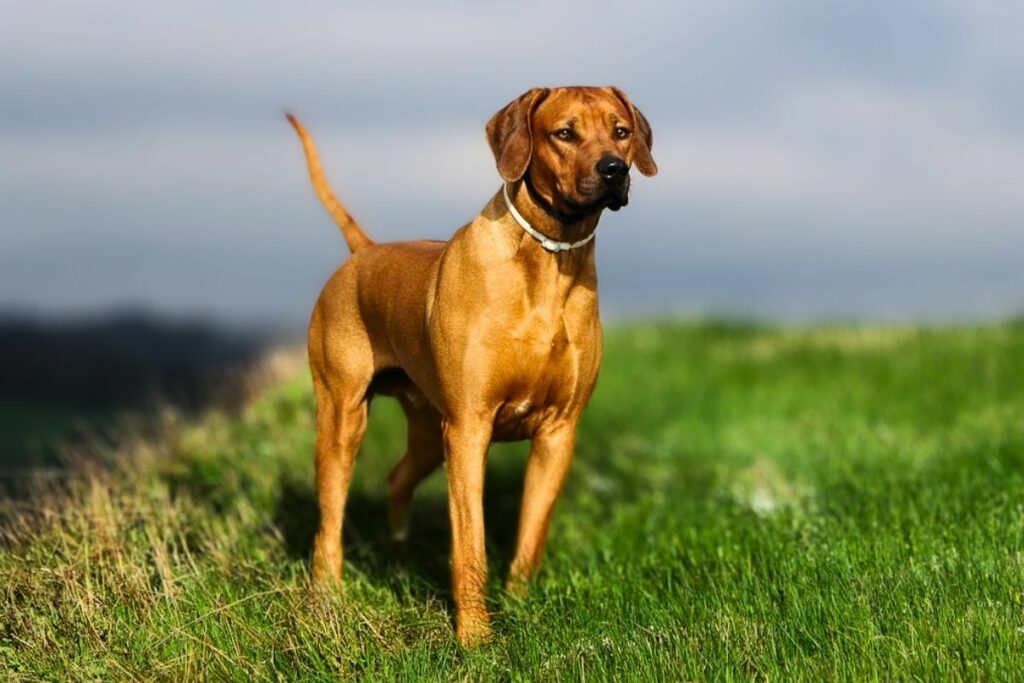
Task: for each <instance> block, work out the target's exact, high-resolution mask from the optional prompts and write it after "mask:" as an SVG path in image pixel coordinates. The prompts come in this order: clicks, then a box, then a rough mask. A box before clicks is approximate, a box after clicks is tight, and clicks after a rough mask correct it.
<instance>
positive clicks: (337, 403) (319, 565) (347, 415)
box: [313, 371, 368, 582]
mask: <svg viewBox="0 0 1024 683" xmlns="http://www.w3.org/2000/svg"><path fill="white" fill-rule="evenodd" d="M367 383H368V382H367ZM313 388H314V390H315V393H316V404H317V409H316V490H317V499H318V502H319V505H320V527H319V529H318V530H317V534H316V539H315V541H314V544H313V578H314V579H315V580H317V581H320V582H322V581H328V580H338V579H340V578H341V567H342V559H343V550H342V546H341V527H342V523H343V521H344V516H345V501H346V499H347V498H348V487H349V483H350V482H351V480H352V467H353V465H354V464H355V460H356V453H357V451H358V450H359V445H360V444H361V443H362V441H363V435H364V434H365V433H366V417H367V403H368V401H367V398H366V391H365V387H363V388H358V387H353V386H352V383H349V385H348V387H347V390H346V391H345V392H344V393H343V392H340V391H338V390H336V389H335V387H334V386H328V384H327V383H326V382H324V381H323V379H322V378H321V377H319V376H318V373H317V372H315V371H314V373H313ZM353 389H354V390H355V391H353Z"/></svg>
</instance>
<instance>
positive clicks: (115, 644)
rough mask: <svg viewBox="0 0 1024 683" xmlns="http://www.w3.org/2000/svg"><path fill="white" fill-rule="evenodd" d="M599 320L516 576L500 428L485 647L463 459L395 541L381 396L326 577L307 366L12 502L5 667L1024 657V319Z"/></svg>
mask: <svg viewBox="0 0 1024 683" xmlns="http://www.w3.org/2000/svg"><path fill="white" fill-rule="evenodd" d="M606 346H607V349H606V355H605V359H604V364H603V369H602V374H601V378H600V381H599V383H598V389H597V393H596V394H595V396H594V399H593V402H592V404H591V406H590V408H589V409H588V411H587V413H586V415H585V417H584V420H583V424H582V426H581V432H580V438H579V447H578V450H577V455H576V461H575V463H574V465H573V471H572V473H571V475H570V480H569V483H568V485H567V489H566V492H565V495H564V497H563V499H562V500H561V502H560V504H559V508H558V510H557V511H556V516H555V521H554V524H553V527H552V533H551V543H550V546H549V552H548V555H547V559H546V563H545V566H544V569H543V570H542V572H541V576H540V577H539V580H538V581H537V583H536V585H535V586H534V587H533V590H532V592H531V593H530V594H529V595H528V596H527V597H526V598H525V599H524V600H522V601H519V600H516V599H515V598H513V597H511V596H509V595H506V594H505V593H504V592H503V590H502V589H501V587H500V586H501V581H502V580H503V578H504V573H505V571H506V570H507V566H508V561H509V559H510V557H511V553H512V543H513V541H514V534H515V524H516V514H517V506H518V499H519V488H520V485H521V473H522V463H523V459H524V453H525V448H524V445H516V446H511V447H500V448H499V447H495V448H494V449H492V452H491V456H490V461H489V465H488V479H487V491H486V494H485V499H486V501H487V526H488V539H489V555H490V558H491V563H492V564H491V567H492V574H491V577H492V587H491V591H490V597H491V599H492V601H493V608H494V610H495V639H494V641H493V643H491V644H490V645H488V646H485V647H482V648H480V649H477V650H472V651H465V650H462V649H460V648H459V647H458V645H457V644H456V643H455V641H454V638H453V635H452V630H451V604H450V594H449V585H448V569H447V563H448V529H447V526H448V523H447V513H446V501H445V493H444V481H443V476H444V475H443V473H438V474H436V475H434V477H432V478H431V480H429V481H428V482H427V484H426V485H425V486H424V487H423V488H421V489H420V491H419V492H418V493H417V498H416V501H415V503H414V508H413V525H414V526H413V530H412V538H411V540H410V541H409V543H408V544H407V546H406V547H401V548H394V547H392V546H391V544H390V542H389V541H388V534H387V522H386V514H385V503H384V490H385V481H386V476H387V472H388V470H389V468H390V466H391V465H392V464H393V463H394V461H395V460H396V459H397V457H398V455H399V454H400V452H401V450H402V447H403V443H404V441H403V438H404V436H403V431H404V428H403V426H402V421H401V417H400V412H399V411H398V409H397V406H395V405H392V404H390V403H388V402H387V401H386V400H380V401H379V402H378V403H376V404H375V405H374V406H373V411H372V417H371V427H370V430H369V434H368V436H367V439H366V443H365V445H364V447H363V450H362V452H361V455H360V460H359V462H358V463H357V466H356V480H355V483H354V485H353V491H352V495H351V498H350V501H349V508H348V516H347V521H346V529H345V535H346V542H347V546H346V559H347V566H346V588H345V591H344V592H343V593H341V592H339V593H336V594H321V593H317V592H314V591H311V590H309V588H308V585H307V556H308V553H309V549H310V542H311V538H312V533H313V530H314V525H315V522H316V511H315V500H314V493H313V486H312V483H313V467H312V455H311V454H312V446H313V443H312V441H313V423H312V417H313V401H312V397H311V392H310V386H309V382H308V380H307V379H306V378H305V377H299V378H296V379H294V380H293V381H291V382H288V383H286V384H283V385H281V386H279V387H277V388H275V389H273V390H271V391H269V392H268V393H267V394H266V395H265V396H264V397H263V398H261V399H260V400H259V401H258V402H256V403H255V404H254V405H252V406H251V407H250V408H249V409H248V410H247V411H246V412H245V413H244V414H243V415H242V416H241V417H240V418H228V417H225V416H223V415H219V414H216V413H212V414H209V415H207V416H206V417H204V418H203V419H201V420H200V421H198V422H197V423H194V424H185V423H178V422H175V421H174V420H168V421H167V424H166V425H165V429H164V436H163V437H162V438H161V439H160V440H159V441H158V442H155V443H148V444H147V443H140V444H138V445H137V446H132V447H125V449H124V452H122V453H119V454H112V455H111V457H110V460H111V462H112V464H108V465H107V466H103V467H92V468H88V469H86V470H83V472H82V474H81V475H80V476H79V477H78V478H76V479H75V480H74V482H73V483H72V484H71V486H70V490H69V491H63V492H53V493H51V494H49V495H47V496H40V497H37V498H35V499H33V500H30V501H27V502H26V501H22V502H20V503H15V504H12V505H9V506H8V507H7V509H6V510H5V511H4V512H3V513H0V514H2V521H0V524H2V526H3V531H2V535H0V678H5V679H13V680H18V679H25V680H36V679H39V678H45V679H51V680H75V679H103V680H111V679H124V678H141V679H149V678H153V679H178V680H192V679H196V678H208V679H213V680H222V679H224V680H244V681H257V680H279V679H305V680H335V679H337V678H339V677H341V678H351V679H358V680H403V681H404V680H417V679H426V680H434V679H441V680H452V679H457V680H506V679H513V680H578V679H587V680H720V679H765V680H808V681H818V680H831V679H841V680H857V681H861V680H872V679H881V680H903V679H908V680H909V679H914V680H940V679H941V680H960V679H969V680H991V679H1001V680H1019V679H1020V677H1021V675H1022V673H1024V658H1022V656H1021V653H1024V325H1021V324H1006V325H1000V326H987V327H980V328H947V329H932V330H917V329H909V328H889V329H876V328H814V329H810V330H790V329H777V328H772V327H761V326H746V325H731V324H716V323H702V324H685V325H676V324H657V325H655V324H652V325H637V326H629V327H619V328H615V329H613V330H610V331H609V332H608V334H607V345H606ZM115 456H116V457H115Z"/></svg>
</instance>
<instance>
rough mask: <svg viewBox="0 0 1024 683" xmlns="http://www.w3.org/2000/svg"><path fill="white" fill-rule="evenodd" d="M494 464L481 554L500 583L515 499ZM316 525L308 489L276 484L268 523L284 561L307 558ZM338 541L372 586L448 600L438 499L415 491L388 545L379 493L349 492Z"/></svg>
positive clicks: (517, 486) (506, 473) (511, 475)
mask: <svg viewBox="0 0 1024 683" xmlns="http://www.w3.org/2000/svg"><path fill="white" fill-rule="evenodd" d="M502 465H504V466H502V467H493V468H489V469H488V473H487V478H486V483H485V491H486V494H485V495H484V519H485V524H486V527H487V529H486V538H487V555H488V559H489V560H490V570H491V576H492V578H497V579H500V580H504V577H505V573H506V572H507V570H508V566H509V564H510V563H511V560H512V554H513V553H514V552H515V541H516V527H517V524H518V520H519V506H520V503H521V500H522V471H521V468H518V467H515V466H511V465H506V464H505V463H502ZM435 476H443V475H441V474H438V475H435ZM318 521H319V513H318V510H317V501H316V491H315V489H314V487H313V483H312V482H308V483H306V482H297V481H295V480H290V479H286V480H282V482H281V494H280V497H279V499H278V504H277V509H276V511H275V515H274V522H275V524H276V526H277V528H278V529H279V530H280V531H281V534H282V535H283V537H284V545H285V550H286V551H287V553H288V555H289V556H290V557H292V558H296V559H304V560H308V559H309V558H310V557H311V555H312V551H313V536H314V535H315V533H316V527H317V523H318ZM343 538H344V543H345V562H346V563H347V564H349V565H350V566H355V567H358V568H359V571H360V572H361V573H363V574H365V575H367V576H369V577H372V579H373V581H374V583H378V584H380V585H384V586H387V587H389V588H390V589H392V590H395V591H399V590H409V591H411V592H412V593H413V594H414V595H416V596H418V597H426V596H427V595H435V596H441V597H443V598H444V599H446V600H450V599H451V574H450V571H449V557H450V550H451V528H450V525H449V521H448V501H447V497H446V496H445V495H444V494H443V493H441V494H439V493H437V492H434V491H420V492H418V493H417V495H415V496H414V498H413V503H412V509H411V513H410V531H409V539H408V540H407V541H405V542H403V543H395V542H393V541H392V540H391V529H390V526H389V524H388V515H387V495H386V492H385V491H384V490H381V491H380V492H379V493H378V492H367V491H363V490H353V491H352V492H351V494H350V495H349V499H348V503H347V505H346V508H345V526H344V530H343Z"/></svg>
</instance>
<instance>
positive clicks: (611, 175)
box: [487, 87, 658, 218]
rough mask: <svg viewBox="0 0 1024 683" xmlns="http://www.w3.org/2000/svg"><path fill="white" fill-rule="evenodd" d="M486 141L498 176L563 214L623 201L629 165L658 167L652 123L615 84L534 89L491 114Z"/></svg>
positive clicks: (578, 213)
mask: <svg viewBox="0 0 1024 683" xmlns="http://www.w3.org/2000/svg"><path fill="white" fill-rule="evenodd" d="M487 140H488V142H489V143H490V145H491V151H493V152H494V158H495V160H496V161H497V163H498V172H499V173H500V174H501V177H502V178H504V179H505V180H506V181H508V182H513V181H516V180H520V179H525V181H526V182H527V183H528V185H529V186H530V189H531V191H532V192H534V193H535V194H536V195H539V196H540V198H541V199H542V200H543V201H544V202H546V203H547V204H548V205H549V206H550V207H551V208H552V209H553V210H554V211H555V212H557V213H558V214H560V215H562V216H565V217H568V218H572V217H580V216H584V215H587V214H590V213H593V212H595V211H600V210H601V209H603V208H604V207H608V208H609V209H611V210H613V211H617V210H618V209H620V208H621V207H623V206H625V205H626V204H627V202H628V201H629V169H630V168H631V167H632V166H633V165H636V167H637V169H639V171H640V172H641V173H643V174H644V175H646V176H652V175H654V174H655V173H657V172H658V167H657V165H655V163H654V159H653V158H652V157H651V142H652V136H651V127H650V125H649V124H648V123H647V119H646V118H644V115H643V114H641V113H640V110H639V109H637V108H636V107H635V106H633V103H632V102H630V101H629V99H628V98H627V97H626V96H625V95H624V94H623V93H622V91H621V90H619V89H618V88H591V87H575V88H533V89H532V90H529V91H527V92H525V93H523V94H522V95H520V96H519V97H518V98H516V99H515V100H513V101H512V102H510V103H509V104H508V105H507V106H506V107H505V108H504V109H502V110H501V111H499V112H498V113H497V114H495V115H494V116H493V117H492V118H491V120H490V121H489V122H488V123H487Z"/></svg>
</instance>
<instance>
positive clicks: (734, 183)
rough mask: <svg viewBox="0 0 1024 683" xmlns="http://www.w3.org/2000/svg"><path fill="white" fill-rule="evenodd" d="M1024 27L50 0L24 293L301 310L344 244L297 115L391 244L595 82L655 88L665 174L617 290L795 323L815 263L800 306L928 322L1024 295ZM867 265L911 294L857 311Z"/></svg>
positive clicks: (10, 123) (934, 10)
mask: <svg viewBox="0 0 1024 683" xmlns="http://www.w3.org/2000/svg"><path fill="white" fill-rule="evenodd" d="M1022 18H1024V10H1021V9H1018V8H1016V7H1014V6H1010V5H1004V6H999V7H996V6H982V5H980V4H978V3H972V2H966V0H963V1H957V2H946V1H942V2H928V3H923V2H911V1H908V0H901V1H899V2H886V3H882V2H876V1H870V2H864V3H843V4H828V3H817V2H809V1H795V0H793V1H789V2H783V3H775V4H772V5H750V4H749V3H744V2H739V1H738V0H725V1H723V2H687V3H668V2H641V3H635V4H632V5H629V6H628V7H627V6H623V5H621V4H613V3H609V2H599V3H584V2H575V1H574V2H569V3H558V4H557V5H555V6H551V5H545V4H543V3H540V2H529V3H520V4H515V5H504V6H502V7H500V8H499V7H497V6H490V5H481V4H474V3H464V2H441V3H434V4H432V5H430V6H426V5H411V4H410V5H408V6H404V7H400V6H398V5H393V4H388V5H372V6H371V5H365V6H361V7H358V8H353V7H343V6H341V5H338V4H336V3H329V2H313V1H312V0H310V1H302V2H297V3H289V4H287V5H281V4H279V3H269V2H256V3H250V4H248V5H246V6H245V7H241V6H238V7H235V6H229V5H222V6H212V5H210V4H209V3H199V2H193V1H189V2H184V3H175V4H173V5H169V4H145V3H142V4H138V3H136V4H124V3H115V2H97V3H89V4H88V5H84V4H79V3H57V4H53V3H34V4H29V5H25V6H24V7H20V8H19V10H18V12H17V13H14V19H13V20H12V21H10V22H5V24H4V26H3V27H0V88H2V90H3V92H5V93H13V95H12V96H8V97H5V98H3V100H2V101H0V149H2V150H3V153H4V156H5V159H9V160H10V162H9V163H5V164H3V165H0V232H2V238H3V240H4V249H5V251H4V253H3V254H2V255H0V271H2V273H0V291H2V292H3V295H2V296H0V305H3V304H7V305H10V304H12V303H13V304H20V305H28V306H39V307H48V308H67V307H72V308H73V307H80V306H99V305H103V302H113V301H120V300H123V299H126V298H130V299H134V300H138V301H141V302H143V303H145V302H151V303H156V304H157V305H160V306H165V307H176V308H181V309H187V308H189V307H205V308H207V309H209V310H211V311H213V312H215V313H218V314H224V315H230V314H232V313H233V312H237V311H239V310H242V309H245V310H247V311H249V312H250V313H252V314H253V315H256V313H255V312H258V311H259V310H261V306H263V307H264V309H263V310H264V313H265V315H267V316H271V317H272V316H276V315H285V314H290V309H289V304H288V302H289V301H291V300H302V301H305V300H307V299H309V298H310V297H312V296H314V295H315V291H316V288H317V287H319V285H320V283H321V282H322V278H323V277H324V274H325V273H327V272H329V270H330V268H331V267H333V265H334V264H336V263H337V261H338V260H339V259H340V257H341V252H340V251H336V250H337V249H338V248H339V242H338V238H337V235H336V233H335V231H334V229H333V228H332V227H331V226H330V223H329V221H328V219H326V217H325V216H324V214H323V212H322V210H321V209H320V207H319V206H318V205H317V203H316V202H315V199H314V198H313V196H312V193H311V191H310V190H309V188H308V185H307V180H306V177H305V172H304V168H303V165H302V158H301V154H300V152H299V148H298V145H297V143H296V141H295V140H294V136H293V134H292V132H291V131H290V130H289V129H288V127H287V125H286V124H285V123H284V121H283V119H282V118H281V113H282V110H283V109H284V108H285V107H289V108H292V109H293V110H295V111H296V112H297V113H298V114H299V115H300V116H301V117H302V119H303V120H304V121H305V122H306V123H307V124H308V125H309V127H310V129H311V130H312V132H313V134H314V136H315V138H316V140H317V143H318V145H319V146H320V148H321V153H322V156H323V158H324V161H325V164H326V167H327V170H328V174H329V176H330V178H331V180H332V182H333V183H334V185H335V187H336V188H337V189H338V192H339V194H340V195H341V196H342V198H343V199H344V200H345V201H346V202H347V203H348V204H349V205H350V206H351V208H352V209H353V211H354V212H355V213H356V215H357V216H359V217H360V219H361V220H363V222H364V223H366V224H367V226H368V227H370V229H371V230H372V231H373V232H374V234H375V235H377V236H378V237H380V238H382V239H397V238H402V237H412V236H419V235H425V236H432V237H444V236H446V235H448V234H450V233H451V232H452V231H453V230H454V229H455V228H456V227H457V226H459V225H461V224H462V223H463V222H465V221H466V220H467V219H469V218H470V217H471V216H472V215H473V214H474V213H475V212H476V211H477V210H478V209H479V207H480V206H481V205H482V204H483V203H484V202H485V201H486V199H487V198H488V197H489V196H490V194H491V193H492V192H493V191H494V190H496V189H497V187H498V179H497V176H496V174H495V173H494V170H493V161H492V159H491V157H490V153H489V151H488V149H487V146H486V144H485V143H484V140H483V134H482V128H483V124H484V122H485V121H486V120H487V118H488V117H489V116H490V115H491V114H492V113H493V112H494V111H496V110H497V109H498V108H499V107H500V106H502V105H503V104H505V102H507V101H508V100H510V99H512V98H513V97H514V96H515V95H517V94H518V93H519V92H521V91H522V90H525V89H526V88H527V87H529V86H531V85H534V84H537V83H547V84H553V83H578V82H590V83H616V84H618V85H621V86H623V87H624V88H625V89H626V91H627V92H629V93H630V95H631V96H632V97H633V98H634V100H635V101H636V102H637V104H638V105H639V106H640V107H641V109H642V110H643V111H644V112H645V114H646V115H647V116H648V118H649V119H650V120H651V121H652V123H653V124H654V128H655V146H654V155H655V158H656V159H657V160H658V162H659V166H660V168H661V173H660V174H659V176H658V177H656V178H654V179H649V180H648V179H644V180H639V181H638V182H637V183H636V186H635V190H634V201H633V202H632V203H631V205H630V207H629V208H628V209H627V210H626V211H624V212H622V213H621V214H613V215H609V216H607V217H606V218H605V219H604V222H603V224H602V235H601V247H600V261H601V264H600V265H601V269H602V281H603V282H605V283H609V282H610V283H612V285H613V286H614V287H616V288H617V289H616V290H614V291H620V292H625V291H634V290H633V288H634V287H635V286H639V285H635V283H634V282H633V281H634V280H637V278H638V276H637V275H636V273H643V274H644V278H645V279H649V280H650V282H651V283H652V284H651V287H653V288H654V289H650V288H648V289H646V290H644V292H645V293H644V294H643V298H644V299H645V300H647V301H651V302H655V301H656V302H660V303H659V305H661V306H664V307H667V308H672V307H673V306H675V305H676V304H678V303H679V302H689V303H688V304H687V306H688V307H690V308H694V307H696V308H700V307H701V306H703V305H714V304H716V302H717V303H722V302H725V303H724V304H723V305H727V306H728V307H733V308H744V307H745V306H746V307H748V308H749V307H753V308H755V309H756V308H759V307H766V308H767V309H769V310H787V307H788V303H787V302H789V301H792V300H794V297H795V296H797V294H795V293H794V292H798V291H799V287H798V286H797V285H799V284H801V283H804V282H805V281H806V279H807V278H810V277H812V276H813V277H814V278H817V280H818V281H822V280H825V279H829V278H831V280H832V281H834V282H835V283H837V284H836V285H835V287H834V288H833V289H832V290H829V291H828V292H825V291H824V290H825V289H827V288H821V287H819V288H817V289H819V290H821V292H820V293H819V301H818V302H817V303H814V302H810V303H805V304H801V305H794V306H789V308H794V309H800V310H812V309H813V310H816V311H826V312H827V311H828V309H829V305H830V303H831V304H834V306H835V309H836V310H837V311H842V310H853V309H857V310H862V311H868V312H870V310H871V307H872V306H876V307H877V309H878V310H882V309H883V308H885V307H886V306H888V305H889V304H890V303H891V302H893V301H897V300H900V301H902V303H900V304H899V306H896V307H897V308H900V307H902V310H905V311H907V312H908V314H913V312H914V311H924V310H925V309H928V310H931V308H929V307H930V306H932V305H933V304H932V302H931V301H930V299H929V296H930V294H929V291H930V290H929V286H928V284H927V283H931V287H932V290H931V291H939V290H940V289H941V287H947V289H948V291H947V293H946V295H945V299H946V300H948V301H950V302H952V303H951V304H950V311H954V312H955V311H959V312H960V313H963V312H965V311H966V312H970V311H971V310H972V308H975V307H977V304H978V302H979V301H986V302H990V303H991V302H996V303H991V305H990V306H989V307H988V308H984V307H982V308H984V310H986V311H990V310H1002V311H1011V310H1014V308H1015V307H1019V306H1022V305H1024V300H1022V298H1021V296H1022V295H1019V294H1018V295H1015V294H1014V292H1024V274H1017V275H1014V274H1013V273H1012V272H1010V271H1011V270H1012V269H1010V268H1008V267H1007V266H1006V263H1007V259H1008V258H1009V256H1008V255H1010V254H1013V253H1024V237H1022V236H1021V231H1020V230H1019V224H1020V219H1021V217H1022V215H1024V195H1021V193H1020V192H1019V187H1020V186H1021V185H1022V181H1024V127H1022V126H1021V124H1020V121H1022V120H1024V116H1022V114H1024V95H1021V93H1022V92H1024V89H1022V88H1020V87H1018V86H1019V83H1020V82H1021V81H1022V78H1024V67H1022V66H1021V65H1022V64H1024V44H1022V43H1021V41H1019V35H1017V33H1016V27H1018V26H1019V25H1020V20H1021V19H1022ZM638 236H640V237H639V238H638ZM171 260H173V261H174V262H173V263H171V262H170V261H171ZM46 271H51V272H52V271H60V272H61V273H64V274H65V275H63V276H62V277H63V278H64V279H60V278H57V279H56V280H54V278H53V277H52V276H47V277H41V275H40V274H41V273H44V272H46ZM837 273H838V275H837ZM986 273H988V274H989V275H985V274H986ZM992 273H995V275H994V276H992V275H991V274H992ZM990 276H991V277H995V278H996V280H997V282H996V283H995V284H991V283H989V284H986V282H988V281H986V280H984V278H985V277H990ZM950 279H952V280H953V282H952V283H950V282H949V280H950ZM990 279H991V278H990ZM866 280H871V281H872V283H873V286H875V287H876V288H878V287H882V285H885V286H887V287H890V290H889V291H888V292H887V291H886V290H885V288H884V287H882V289H879V290H878V292H877V293H876V294H874V295H871V296H870V297H868V299H870V301H868V300H865V301H864V302H860V303H858V301H859V299H858V297H859V296H860V295H859V294H858V293H857V292H863V291H866V290H868V289H870V288H868V287H865V286H864V283H865V281H866ZM199 282H201V283H202V285H201V286H199V285H196V283H199ZM772 283H776V284H777V283H796V284H792V285H790V284H785V285H784V286H783V285H778V286H774V285H772ZM858 283H859V284H858ZM879 283H882V284H881V285H880V284H879ZM920 283H925V284H920ZM910 284H914V286H913V287H912V286H910ZM918 284H920V286H918ZM119 288H120V289H119ZM949 288H952V289H949ZM641 289H642V288H641ZM805 289H807V288H805ZM810 289H811V290H812V293H813V290H814V289H815V288H810ZM896 290H899V292H903V293H904V294H905V295H906V298H905V299H900V296H903V295H902V294H901V295H899V296H897V295H896V294H894V292H895V291H896ZM247 292H248V293H250V294H249V295H250V296H251V297H252V298H251V299H250V300H248V301H246V300H245V297H246V293H247ZM972 292H973V294H972ZM993 292H994V293H993ZM602 296H603V297H604V300H605V301H606V302H607V301H615V298H616V297H615V295H614V294H611V293H608V292H603V295H602ZM851 302H852V303H851ZM872 302H873V303H872ZM972 302H973V303H972ZM986 305H988V304H986ZM858 307H859V308H858Z"/></svg>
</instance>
